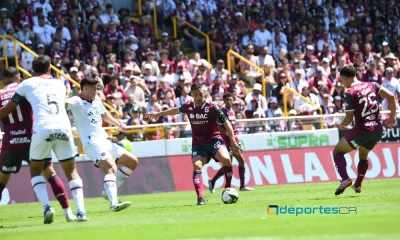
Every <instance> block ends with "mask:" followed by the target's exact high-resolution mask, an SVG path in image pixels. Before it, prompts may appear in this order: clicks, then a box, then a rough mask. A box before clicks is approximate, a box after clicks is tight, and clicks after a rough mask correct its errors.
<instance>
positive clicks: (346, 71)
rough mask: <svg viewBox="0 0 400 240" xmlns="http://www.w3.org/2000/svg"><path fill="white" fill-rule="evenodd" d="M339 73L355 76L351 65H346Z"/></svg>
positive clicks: (354, 70)
mask: <svg viewBox="0 0 400 240" xmlns="http://www.w3.org/2000/svg"><path fill="white" fill-rule="evenodd" d="M340 75H341V76H344V77H348V78H354V77H355V76H356V69H355V68H354V67H353V66H350V65H347V66H344V67H342V69H340Z"/></svg>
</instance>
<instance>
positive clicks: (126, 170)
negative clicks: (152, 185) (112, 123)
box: [108, 141, 139, 188]
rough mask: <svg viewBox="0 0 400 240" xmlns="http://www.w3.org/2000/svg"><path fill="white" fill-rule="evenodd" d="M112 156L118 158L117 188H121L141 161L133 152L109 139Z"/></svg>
mask: <svg viewBox="0 0 400 240" xmlns="http://www.w3.org/2000/svg"><path fill="white" fill-rule="evenodd" d="M108 144H109V146H110V153H111V156H112V157H113V158H114V159H116V163H117V164H118V167H117V173H116V176H117V188H119V187H120V186H121V185H122V184H123V183H124V182H125V181H126V180H127V179H128V178H129V176H130V175H131V174H132V172H133V171H135V169H136V167H137V165H138V163H139V161H138V159H137V157H135V156H134V155H133V154H132V153H130V152H128V151H127V150H126V149H125V148H123V147H121V146H118V145H117V144H115V143H112V142H111V141H109V143H108Z"/></svg>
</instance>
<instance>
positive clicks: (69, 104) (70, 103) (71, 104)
mask: <svg viewBox="0 0 400 240" xmlns="http://www.w3.org/2000/svg"><path fill="white" fill-rule="evenodd" d="M65 103H67V110H72V109H74V108H75V106H76V104H77V103H78V101H77V97H72V98H68V99H67V100H65Z"/></svg>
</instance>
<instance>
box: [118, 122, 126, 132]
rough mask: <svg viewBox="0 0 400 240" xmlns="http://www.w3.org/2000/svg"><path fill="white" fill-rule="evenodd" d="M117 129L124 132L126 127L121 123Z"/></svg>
mask: <svg viewBox="0 0 400 240" xmlns="http://www.w3.org/2000/svg"><path fill="white" fill-rule="evenodd" d="M119 129H120V130H121V131H124V132H125V131H126V129H127V126H126V124H123V123H121V124H120V125H119Z"/></svg>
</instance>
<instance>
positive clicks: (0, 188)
mask: <svg viewBox="0 0 400 240" xmlns="http://www.w3.org/2000/svg"><path fill="white" fill-rule="evenodd" d="M4 188H6V186H4V185H3V184H0V201H1V194H2V193H3V189H4Z"/></svg>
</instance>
